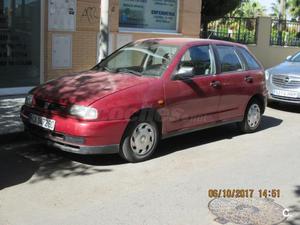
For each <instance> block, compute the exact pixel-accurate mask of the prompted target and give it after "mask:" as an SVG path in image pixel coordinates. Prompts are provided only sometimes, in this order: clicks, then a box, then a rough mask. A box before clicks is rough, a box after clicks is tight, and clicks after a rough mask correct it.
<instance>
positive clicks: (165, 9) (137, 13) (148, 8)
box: [119, 0, 179, 32]
mask: <svg viewBox="0 0 300 225" xmlns="http://www.w3.org/2000/svg"><path fill="white" fill-rule="evenodd" d="M119 2H120V20H119V25H120V27H121V28H135V29H144V30H153V29H154V30H166V31H171V32H172V31H173V32H176V30H177V18H178V2H179V1H178V0H151V1H150V0H119Z"/></svg>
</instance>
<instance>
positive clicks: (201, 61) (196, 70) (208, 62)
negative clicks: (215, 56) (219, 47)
mask: <svg viewBox="0 0 300 225" xmlns="http://www.w3.org/2000/svg"><path fill="white" fill-rule="evenodd" d="M211 55H212V52H211V50H210V47H209V46H208V45H204V46H194V47H191V48H189V49H188V50H187V51H186V53H185V54H184V55H183V57H182V59H181V61H180V64H179V71H182V72H183V73H184V72H185V71H186V72H189V71H192V74H193V75H194V76H197V75H211V74H212V73H213V61H212V57H211Z"/></svg>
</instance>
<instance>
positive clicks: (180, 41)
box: [136, 38, 246, 48]
mask: <svg viewBox="0 0 300 225" xmlns="http://www.w3.org/2000/svg"><path fill="white" fill-rule="evenodd" d="M147 41H151V42H157V43H159V44H163V45H164V44H165V45H176V46H180V47H183V46H186V45H197V44H216V45H222V44H223V45H232V46H239V47H243V48H245V47H246V46H245V45H242V44H239V43H233V42H228V41H221V40H213V39H201V38H147V39H141V40H137V41H136V42H147Z"/></svg>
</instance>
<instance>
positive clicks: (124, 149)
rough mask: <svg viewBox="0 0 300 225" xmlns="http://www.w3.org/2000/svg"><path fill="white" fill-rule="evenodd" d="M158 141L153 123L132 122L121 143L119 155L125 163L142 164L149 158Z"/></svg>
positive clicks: (156, 128) (156, 130)
mask: <svg viewBox="0 0 300 225" xmlns="http://www.w3.org/2000/svg"><path fill="white" fill-rule="evenodd" d="M158 141H159V132H158V127H157V125H156V123H155V122H153V121H147V122H145V121H144V122H132V124H131V125H130V126H129V128H128V129H127V131H126V133H125V135H124V138H123V141H122V143H121V149H120V155H121V156H122V157H123V158H124V159H125V160H127V161H129V162H132V163H136V162H142V161H145V160H147V159H149V158H150V157H151V155H152V154H153V152H154V151H155V149H156V147H157V144H158Z"/></svg>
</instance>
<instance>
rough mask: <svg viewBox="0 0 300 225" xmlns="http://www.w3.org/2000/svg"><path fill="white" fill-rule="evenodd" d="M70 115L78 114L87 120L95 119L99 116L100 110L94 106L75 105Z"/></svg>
mask: <svg viewBox="0 0 300 225" xmlns="http://www.w3.org/2000/svg"><path fill="white" fill-rule="evenodd" d="M70 115H72V116H77V117H79V118H81V119H85V120H95V119H97V118H98V111H97V109H95V108H92V107H86V106H81V105H73V106H72V107H71V109H70Z"/></svg>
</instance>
